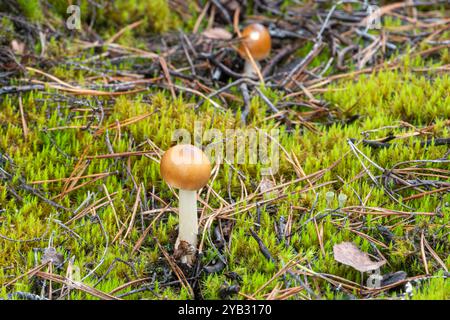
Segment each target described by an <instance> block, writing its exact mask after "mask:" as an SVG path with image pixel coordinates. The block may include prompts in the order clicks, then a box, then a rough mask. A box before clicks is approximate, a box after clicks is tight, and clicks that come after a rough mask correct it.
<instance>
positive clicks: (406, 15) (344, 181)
mask: <svg viewBox="0 0 450 320" xmlns="http://www.w3.org/2000/svg"><path fill="white" fill-rule="evenodd" d="M65 3H66V2H65V1H52V0H47V1H38V0H32V1H21V0H6V1H2V4H0V24H1V28H0V284H1V286H2V287H1V291H0V298H3V299H194V298H195V299H354V298H359V299H373V298H379V299H450V282H449V281H448V275H449V273H448V268H449V266H450V230H449V226H450V224H449V223H450V218H449V216H450V166H449V163H450V148H449V146H450V95H449V92H450V54H449V53H450V51H449V48H450V42H449V39H450V19H449V17H450V7H449V5H448V2H446V1H429V2H426V3H425V2H423V3H419V2H416V1H404V2H398V3H385V2H380V3H379V7H380V11H379V12H381V18H380V19H379V21H378V20H377V19H375V20H370V19H369V18H370V17H371V16H370V12H369V11H368V9H367V7H364V5H363V4H362V3H363V2H362V1H361V3H356V2H355V3H353V4H351V3H341V4H339V5H337V6H333V5H332V4H330V3H331V1H321V2H319V1H317V2H314V1H294V0H293V1H220V0H216V1H198V2H197V1H178V0H169V1H166V0H154V1H138V0H136V1H124V0H119V1H111V2H110V1H101V0H97V1H84V0H83V1H80V3H81V7H80V13H81V21H80V22H81V23H80V25H75V26H76V27H77V28H75V29H70V27H71V26H73V25H71V24H70V23H71V21H72V22H73V21H76V20H71V21H68V18H69V17H70V16H71V13H70V14H69V13H67V11H66V10H67V5H66V4H65ZM368 12H369V13H368ZM372 17H373V16H372ZM75 18H76V17H75ZM254 22H258V23H261V24H264V25H265V26H266V27H268V28H269V30H270V33H271V36H272V46H273V49H272V52H271V54H270V56H269V57H268V58H267V59H265V60H264V61H261V70H260V71H261V74H259V75H258V77H256V78H249V77H244V76H243V75H242V69H243V64H244V62H243V60H242V58H241V57H240V56H239V55H238V54H237V52H236V46H237V45H238V44H239V36H238V35H237V34H238V31H239V30H241V29H242V28H243V27H244V26H246V25H248V24H250V23H254ZM78 27H79V28H78ZM262 80H263V81H262ZM179 129H186V130H187V131H185V132H188V133H189V134H190V135H192V137H194V134H196V133H197V136H196V137H197V138H199V137H200V138H203V139H202V141H200V143H201V144H202V145H203V147H207V146H208V145H210V141H209V140H208V137H206V136H203V137H202V134H203V133H205V132H207V131H208V130H210V129H215V131H209V132H214V133H215V134H216V137H217V136H220V137H221V138H220V139H218V140H217V141H215V142H216V143H218V145H220V146H221V147H224V146H225V145H227V144H226V143H225V140H227V141H228V140H232V141H234V138H235V136H236V135H240V134H241V133H243V134H244V136H245V135H246V134H247V135H248V134H257V135H258V136H259V139H260V140H259V142H260V143H261V144H262V143H263V141H265V143H266V145H268V146H270V147H274V148H272V149H271V148H269V147H268V149H270V150H269V153H270V155H271V157H269V158H270V159H271V160H273V161H274V162H273V163H270V164H274V165H275V167H274V168H275V169H276V170H274V171H273V172H272V174H270V175H265V174H264V173H265V170H264V169H265V165H266V164H263V163H261V162H260V161H257V163H254V162H252V157H251V156H252V155H256V154H252V152H251V151H249V149H248V148H244V151H245V159H244V160H243V161H237V160H236V159H232V158H231V159H226V161H222V163H220V162H216V163H214V164H213V167H214V168H213V172H212V176H211V179H210V181H209V183H208V185H207V186H206V187H204V188H203V189H202V190H200V191H199V222H200V235H199V250H198V256H197V260H196V263H195V264H194V265H193V266H186V265H182V264H181V263H180V262H179V261H177V259H176V257H175V256H174V255H173V253H174V245H175V241H176V237H177V233H178V215H177V206H178V198H177V193H176V190H174V189H171V188H170V187H169V186H168V185H167V184H166V183H165V182H164V181H163V180H162V178H161V176H160V172H159V159H160V157H161V156H162V154H163V152H164V150H167V149H168V148H169V147H170V146H172V145H174V144H175V141H174V140H173V135H174V133H176V132H179V131H177V130H179ZM232 129H234V130H235V131H232ZM199 131H200V134H198V132H199ZM230 132H231V133H232V134H231V135H228V133H230ZM194 138H195V137H194ZM264 138H265V139H264ZM192 141H194V140H192ZM243 145H244V144H241V143H240V142H239V141H238V142H237V145H236V149H237V148H239V146H243ZM227 146H228V145H227ZM217 150H219V149H217ZM224 152H226V151H224ZM345 242H351V243H353V244H354V245H355V247H351V249H349V251H345V252H343V253H342V252H341V254H344V260H345V259H347V260H350V262H348V261H347V262H348V263H342V256H341V257H340V258H338V260H339V261H340V262H339V261H337V260H336V252H337V251H338V248H339V246H338V245H340V244H342V243H345ZM341 248H342V247H341ZM347 248H348V247H347ZM358 256H359V257H361V256H362V257H363V258H364V259H369V260H371V261H372V263H373V264H375V265H380V266H381V267H380V268H379V269H375V268H370V269H371V270H372V272H360V271H361V270H360V269H361V268H358V266H356V269H355V268H352V267H351V266H349V265H348V264H350V265H352V263H353V265H354V264H357V263H358V262H361V261H360V260H358V261H356V260H355V257H358ZM358 270H359V271H358ZM374 271H375V273H376V274H379V276H380V277H379V278H378V277H374V274H375V273H373V272H374ZM376 274H375V275H376ZM374 279H375V280H374ZM377 281H378V282H377Z"/></svg>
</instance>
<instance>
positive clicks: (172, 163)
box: [160, 144, 211, 190]
mask: <svg viewBox="0 0 450 320" xmlns="http://www.w3.org/2000/svg"><path fill="white" fill-rule="evenodd" d="M160 171H161V176H162V177H163V179H164V180H165V181H166V182H167V183H168V184H169V185H171V186H172V187H174V188H177V189H183V190H198V189H200V188H202V187H203V186H205V185H206V183H207V182H208V180H209V176H210V175H211V163H210V162H209V159H208V157H207V156H206V155H205V154H204V153H203V151H202V150H201V149H199V148H197V147H195V146H193V145H190V144H179V145H176V146H174V147H172V148H170V149H169V150H167V151H166V152H165V153H164V155H163V157H162V158H161V162H160Z"/></svg>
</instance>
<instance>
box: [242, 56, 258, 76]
mask: <svg viewBox="0 0 450 320" xmlns="http://www.w3.org/2000/svg"><path fill="white" fill-rule="evenodd" d="M255 64H256V66H257V67H258V68H259V69H260V70H261V65H260V64H259V62H258V61H256V60H255ZM257 75H258V72H257V71H256V70H255V68H254V67H253V63H252V62H251V61H250V60H245V65H244V76H246V77H249V78H254V77H256V76H257Z"/></svg>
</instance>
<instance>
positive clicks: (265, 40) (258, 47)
mask: <svg viewBox="0 0 450 320" xmlns="http://www.w3.org/2000/svg"><path fill="white" fill-rule="evenodd" d="M246 47H247V49H248V52H250V54H251V56H252V57H253V60H254V62H255V63H256V65H257V66H258V67H259V63H258V61H260V60H263V59H265V58H266V57H267V56H268V55H269V53H270V49H271V48H272V41H271V38H270V34H269V30H267V28H266V27H264V26H263V25H262V24H259V23H253V24H250V25H248V26H247V27H245V28H244V30H242V42H241V44H240V45H239V47H238V52H239V55H240V56H241V57H242V58H243V59H245V66H244V75H245V76H248V77H252V76H254V75H255V74H256V70H255V69H254V67H253V64H252V62H251V61H250V58H249V57H248V54H247V50H246Z"/></svg>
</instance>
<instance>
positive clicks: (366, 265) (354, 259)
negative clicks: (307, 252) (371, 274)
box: [333, 242, 386, 272]
mask: <svg viewBox="0 0 450 320" xmlns="http://www.w3.org/2000/svg"><path fill="white" fill-rule="evenodd" d="M333 252H334V259H335V260H336V261H338V262H340V263H343V264H345V265H348V266H350V267H352V268H354V269H356V270H358V271H360V272H367V271H371V270H376V269H378V268H379V267H381V266H382V265H384V264H385V263H386V261H372V260H371V259H370V257H369V255H368V254H367V253H365V252H362V251H361V250H359V248H358V247H357V246H356V245H355V244H353V243H351V242H342V243H340V244H336V245H334V247H333Z"/></svg>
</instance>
